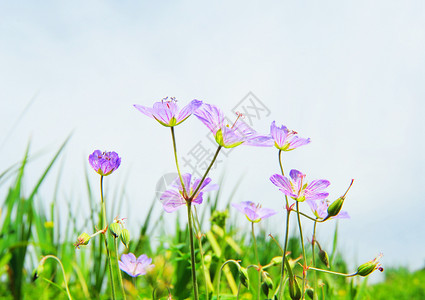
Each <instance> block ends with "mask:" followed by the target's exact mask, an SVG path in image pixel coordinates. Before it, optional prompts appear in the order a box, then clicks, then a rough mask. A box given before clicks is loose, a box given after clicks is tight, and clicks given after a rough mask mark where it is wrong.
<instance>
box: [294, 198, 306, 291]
mask: <svg viewBox="0 0 425 300" xmlns="http://www.w3.org/2000/svg"><path fill="white" fill-rule="evenodd" d="M296 206H297V219H298V228H299V230H300V240H301V247H302V250H303V288H302V294H301V295H302V296H301V298H302V299H304V293H305V281H306V277H307V260H306V255H305V247H304V237H303V229H302V226H301V218H300V208H299V206H300V205H299V202H298V201H297V205H296Z"/></svg>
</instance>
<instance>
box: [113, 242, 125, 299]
mask: <svg viewBox="0 0 425 300" xmlns="http://www.w3.org/2000/svg"><path fill="white" fill-rule="evenodd" d="M114 242H115V243H114V248H115V257H116V258H117V259H116V262H117V264H116V270H117V272H118V277H119V279H120V282H119V283H120V289H121V294H122V297H123V299H124V300H125V299H126V296H125V291H124V284H123V282H122V274H121V271H120V266H119V264H118V238H116V237H114Z"/></svg>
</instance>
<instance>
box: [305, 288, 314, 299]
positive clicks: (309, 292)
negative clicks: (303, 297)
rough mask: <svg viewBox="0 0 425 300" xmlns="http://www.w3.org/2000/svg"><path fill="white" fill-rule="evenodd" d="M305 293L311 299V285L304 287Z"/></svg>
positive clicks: (312, 294)
mask: <svg viewBox="0 0 425 300" xmlns="http://www.w3.org/2000/svg"><path fill="white" fill-rule="evenodd" d="M305 293H306V294H307V296H308V297H309V298H310V299H312V300H313V297H314V290H313V288H312V287H308V288H306V290H305Z"/></svg>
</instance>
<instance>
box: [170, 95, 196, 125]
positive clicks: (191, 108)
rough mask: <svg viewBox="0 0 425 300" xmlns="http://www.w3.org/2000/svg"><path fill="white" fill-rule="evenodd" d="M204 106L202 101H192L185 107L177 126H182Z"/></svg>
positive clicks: (178, 118) (179, 116)
mask: <svg viewBox="0 0 425 300" xmlns="http://www.w3.org/2000/svg"><path fill="white" fill-rule="evenodd" d="M201 106H202V101H199V100H196V99H195V100H192V101H191V102H190V103H189V104H188V105H186V106H185V107H183V109H182V110H181V111H180V113H179V115H178V117H177V124H176V125H178V124H180V123H181V122H183V121H184V120H186V119H187V118H188V117H189V116H190V115H191V114H193V113H194V112H195V111H196V110H197V109H198V108H199V107H201Z"/></svg>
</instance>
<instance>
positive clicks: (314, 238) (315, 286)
mask: <svg viewBox="0 0 425 300" xmlns="http://www.w3.org/2000/svg"><path fill="white" fill-rule="evenodd" d="M316 227H317V219H316V221H314V226H313V238H312V241H311V253H312V256H313V267H316V258H315V253H314V246H315V244H316ZM316 289H317V274H316V273H314V289H313V300H314V299H315V297H316V294H315V293H316Z"/></svg>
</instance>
